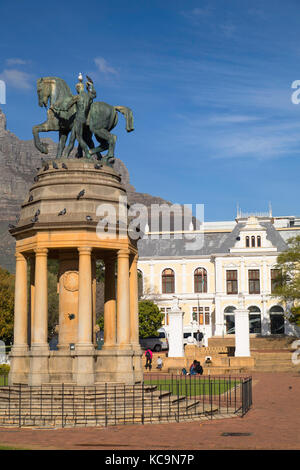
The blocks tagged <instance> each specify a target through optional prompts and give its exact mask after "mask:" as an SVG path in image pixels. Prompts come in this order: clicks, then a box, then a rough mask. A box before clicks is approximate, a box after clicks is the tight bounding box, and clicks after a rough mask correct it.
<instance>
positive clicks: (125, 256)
mask: <svg viewBox="0 0 300 470" xmlns="http://www.w3.org/2000/svg"><path fill="white" fill-rule="evenodd" d="M46 78H47V79H49V77H46ZM52 78H53V77H52ZM48 82H49V80H46V79H40V80H39V81H38V96H39V104H40V105H41V106H43V105H44V106H45V107H46V105H47V104H48V99H50V108H49V109H48V111H47V114H48V122H50V124H51V125H48V127H47V130H58V131H59V132H60V142H59V144H58V155H57V158H56V159H55V160H54V161H52V162H50V161H49V160H48V161H45V160H43V159H42V168H40V169H39V171H38V173H37V175H36V176H35V178H34V184H33V186H32V187H31V188H30V191H29V194H28V196H27V198H26V200H25V201H24V203H23V205H22V207H21V213H20V219H19V222H18V224H17V225H16V227H14V228H11V230H10V233H11V235H12V236H13V237H14V238H15V239H16V280H15V317H14V344H13V347H12V351H11V354H10V362H11V370H10V374H9V383H10V384H14V383H26V384H28V385H41V384H44V383H73V384H74V385H94V384H95V383H98V382H121V383H127V384H133V383H135V382H136V381H140V380H142V377H143V370H142V361H141V357H142V352H141V348H140V345H139V326H138V281H137V260H138V251H137V241H136V240H132V239H131V238H130V236H129V234H128V222H127V218H126V215H125V218H124V213H125V214H126V209H127V204H126V200H127V199H126V190H125V187H124V186H123V185H122V182H121V178H120V175H119V174H118V173H116V171H115V170H114V169H113V162H114V145H112V143H113V144H114V143H115V139H114V138H113V139H112V138H111V137H110V136H111V134H109V131H107V132H106V133H105V132H103V133H101V132H102V131H100V130H99V129H100V128H101V129H102V127H101V126H102V125H103V122H102V121H103V119H102V121H101V116H100V114H99V113H100V112H104V111H105V109H107V108H105V106H103V104H102V107H101V106H98V107H96V111H97V112H96V111H95V110H94V111H93V113H94V114H93V115H92V116H91V115H90V113H91V110H92V109H93V108H92V106H93V105H96V104H97V103H92V99H93V97H94V96H95V93H94V91H93V93H92V95H91V96H92V97H91V96H88V98H86V96H84V95H83V93H85V92H83V89H82V87H78V89H79V92H78V96H79V95H80V94H81V95H80V100H81V101H80V103H81V104H80V106H81V108H80V106H79V104H78V100H77V101H76V100H74V97H72V95H71V94H68V93H65V94H62V91H65V90H67V91H68V87H67V85H66V86H65V87H63V86H62V84H61V83H62V82H63V81H62V80H61V79H56V80H52V82H51V80H50V82H51V86H49V83H48ZM55 83H59V84H60V88H59V87H58V86H57V88H55ZM80 83H81V84H82V77H81V79H80ZM46 84H47V86H46ZM91 88H93V85H92V81H91V79H89V78H88V82H87V89H88V93H89V92H90V90H91ZM53 90H54V92H55V93H54V92H53ZM77 91H78V90H77ZM60 92H61V93H60ZM51 93H54V94H55V98H56V101H55V102H54V101H53V99H52V98H53V97H52V95H51ZM88 93H86V95H88ZM46 95H47V96H46ZM75 96H76V95H75ZM72 100H73V101H74V102H77V108H76V109H75V108H74V106H73V104H74V103H73V102H71V101H72ZM107 106H110V105H107ZM111 108H112V107H111ZM119 108H121V107H119ZM71 109H72V110H73V111H72V112H73V119H71V117H72V115H71V117H70V115H68V112H69V111H68V110H71ZM79 109H80V112H81V113H82V114H81V118H80V119H82V122H79V123H78V122H77V124H76V129H75V131H74V132H73V133H72V123H74V122H76V117H77V113H78V112H79ZM124 109H125V107H122V111H123V113H125V114H126V113H127V120H128V119H130V126H129V128H128V129H127V130H133V127H132V124H133V118H132V114H131V111H130V110H129V108H126V110H125V111H124ZM111 111H112V110H111ZM114 112H115V113H116V110H114ZM97 113H98V114H97ZM74 114H75V119H74ZM49 116H50V117H49ZM82 116H85V118H82ZM97 116H98V117H99V126H100V127H98V130H97V134H95V136H96V138H97V139H98V141H99V142H100V144H101V145H100V148H99V147H98V148H97V149H94V148H93V142H92V140H91V136H92V133H93V132H94V131H92V130H91V128H90V127H89V124H88V123H89V122H91V121H92V120H93V122H94V124H93V125H94V126H96V124H97ZM68 119H70V120H69V121H68ZM80 119H79V121H80ZM54 124H55V125H54ZM51 126H52V127H51ZM44 127H45V126H44ZM111 128H112V127H111ZM43 130H45V128H44V129H43ZM102 130H103V129H102ZM69 133H71V138H72V139H74V138H76V139H77V140H78V142H82V139H83V140H84V143H85V144H86V146H85V148H84V155H85V156H84V157H82V155H83V152H82V148H79V149H78V155H77V156H78V157H81V158H63V157H62V154H63V150H64V146H65V143H66V139H67V136H68V134H69ZM100 135H102V138H100V137H99V136H100ZM34 136H35V142H36V145H37V147H38V148H39V149H40V150H41V151H42V152H44V153H46V152H47V148H46V147H45V146H44V144H43V143H42V142H40V141H39V139H38V138H37V134H36V126H35V128H34ZM63 136H64V137H63ZM74 136H75V137H74ZM106 139H107V140H106ZM71 144H72V142H71ZM69 145H70V144H69ZM87 148H88V149H91V152H90V153H89V150H87ZM103 149H108V156H105V157H103V156H102V154H101V151H102V150H103ZM92 154H95V155H96V156H97V160H94V159H93V157H92ZM61 157H62V158H61ZM99 207H100V208H101V207H102V208H103V207H104V208H108V207H109V208H111V209H112V210H113V212H114V214H115V218H114V220H113V222H112V223H109V224H106V225H105V224H104V225H103V224H102V225H101V220H103V210H100V211H99ZM101 217H102V219H101ZM100 226H101V227H102V228H101V229H100V228H99V227H100ZM49 259H56V260H58V262H59V272H58V293H59V324H58V349H57V350H55V351H50V349H49V344H48V328H47V319H48V303H47V299H48V286H47V263H48V260H49ZM97 260H103V261H104V264H105V305H104V345H103V347H102V349H101V350H97V344H96V340H95V332H96V316H95V312H96V309H95V302H96V263H97ZM28 279H30V285H29V286H28Z"/></svg>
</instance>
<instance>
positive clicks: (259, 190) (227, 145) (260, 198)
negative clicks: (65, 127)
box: [0, 0, 300, 220]
mask: <svg viewBox="0 0 300 470" xmlns="http://www.w3.org/2000/svg"><path fill="white" fill-rule="evenodd" d="M41 5H43V6H41ZM299 17H300V2H299V1H298V0H286V1H285V2H282V0H272V1H269V0H207V1H187V0H185V1H181V0H170V1H169V0H164V1H162V0H160V1H156V0H151V1H143V0H130V1H128V2H126V1H124V0H123V1H122V0H115V1H114V2H111V1H108V0H101V1H100V0H90V1H89V2H86V3H85V2H79V1H77V0H74V1H72V2H71V1H66V2H61V1H58V0H51V7H50V2H49V3H48V2H44V3H43V4H41V2H40V1H34V0H31V1H30V0H29V1H26V2H25V1H23V0H14V2H4V1H3V0H2V1H1V4H0V21H1V26H0V35H1V41H0V79H2V80H5V82H6V86H7V97H6V104H5V105H1V108H2V110H3V111H4V112H5V113H6V115H7V121H8V128H9V130H10V131H12V132H14V133H15V134H16V135H18V136H19V137H20V138H22V139H31V138H32V134H31V129H32V126H33V125H34V124H37V123H41V122H43V121H44V120H45V117H46V116H45V110H43V109H41V108H39V107H38V104H37V95H36V80H37V78H39V77H42V76H49V75H51V76H52V75H53V76H59V77H61V78H63V79H65V80H66V81H67V83H68V84H69V86H70V87H71V89H72V90H73V92H74V94H75V88H74V86H75V84H76V81H77V76H78V72H82V73H84V74H86V73H87V74H88V75H90V76H91V77H92V78H93V80H94V82H95V87H96V90H97V100H100V101H106V102H108V103H110V104H113V105H125V106H129V107H131V108H132V110H133V113H134V119H135V131H134V132H133V133H130V134H127V133H126V131H125V123H124V120H123V117H122V116H120V119H119V124H118V126H117V127H116V128H115V133H116V135H117V137H118V140H117V146H116V156H117V157H119V158H121V159H122V160H123V161H124V163H125V164H126V166H127V168H128V170H129V172H130V177H131V183H132V184H133V185H134V186H135V188H136V190H137V191H140V192H145V193H150V194H153V195H157V196H161V197H163V198H165V199H167V200H170V201H172V202H174V203H182V204H197V203H198V204H205V219H206V220H230V219H232V218H233V217H234V216H235V214H236V205H237V203H238V204H239V206H240V207H241V208H242V210H244V211H246V212H250V211H259V212H261V211H265V210H267V208H268V204H269V201H271V203H272V207H273V214H274V215H299V214H300V210H299V199H300V198H299V195H300V185H299V173H300V105H295V104H293V103H292V101H291V96H292V92H293V91H294V90H292V89H291V84H292V82H293V81H294V80H300V48H299V43H300V27H299ZM43 136H44V137H46V136H47V137H52V138H53V139H55V138H56V136H55V134H54V133H49V134H48V135H46V134H43V135H42V137H43Z"/></svg>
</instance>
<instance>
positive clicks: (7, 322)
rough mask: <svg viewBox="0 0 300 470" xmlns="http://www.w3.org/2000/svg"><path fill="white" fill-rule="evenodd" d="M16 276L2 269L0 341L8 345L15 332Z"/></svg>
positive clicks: (0, 273)
mask: <svg viewBox="0 0 300 470" xmlns="http://www.w3.org/2000/svg"><path fill="white" fill-rule="evenodd" d="M14 290H15V276H14V275H12V274H10V273H9V272H8V271H7V270H6V269H3V268H1V267H0V339H1V340H2V341H4V342H5V343H6V344H7V345H8V344H10V342H12V340H13V332H14Z"/></svg>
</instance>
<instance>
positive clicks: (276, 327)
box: [269, 305, 284, 335]
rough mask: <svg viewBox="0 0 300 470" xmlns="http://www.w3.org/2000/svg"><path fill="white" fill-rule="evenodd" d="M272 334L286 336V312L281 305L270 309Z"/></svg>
mask: <svg viewBox="0 0 300 470" xmlns="http://www.w3.org/2000/svg"><path fill="white" fill-rule="evenodd" d="M269 312H270V322H271V334H272V335H283V334H284V310H283V308H282V307H281V306H280V305H274V307H272V308H270V310H269Z"/></svg>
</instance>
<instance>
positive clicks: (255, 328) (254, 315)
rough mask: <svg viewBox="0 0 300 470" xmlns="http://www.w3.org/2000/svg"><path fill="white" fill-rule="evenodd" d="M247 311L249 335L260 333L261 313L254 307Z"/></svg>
mask: <svg viewBox="0 0 300 470" xmlns="http://www.w3.org/2000/svg"><path fill="white" fill-rule="evenodd" d="M248 310H249V333H257V334H260V333H261V314H260V313H261V312H260V308H259V307H256V306H255V305H253V306H251V307H249V308H248Z"/></svg>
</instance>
